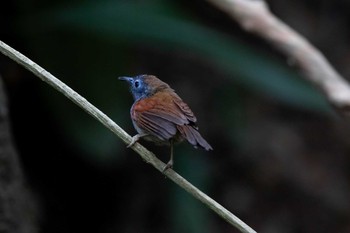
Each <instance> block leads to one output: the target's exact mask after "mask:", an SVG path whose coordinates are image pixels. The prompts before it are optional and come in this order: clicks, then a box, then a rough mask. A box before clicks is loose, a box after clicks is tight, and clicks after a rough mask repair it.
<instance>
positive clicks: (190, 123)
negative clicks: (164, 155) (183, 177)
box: [119, 75, 212, 171]
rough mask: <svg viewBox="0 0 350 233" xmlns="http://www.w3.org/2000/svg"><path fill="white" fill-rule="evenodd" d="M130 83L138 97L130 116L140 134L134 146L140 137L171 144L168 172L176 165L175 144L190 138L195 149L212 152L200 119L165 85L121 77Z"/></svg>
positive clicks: (150, 79) (148, 79) (150, 78)
mask: <svg viewBox="0 0 350 233" xmlns="http://www.w3.org/2000/svg"><path fill="white" fill-rule="evenodd" d="M119 80H123V81H127V82H128V83H129V86H130V91H131V93H132V95H133V97H134V100H135V102H134V104H133V105H132V107H131V110H130V115H131V119H132V122H133V124H134V127H135V129H136V131H137V132H138V134H136V135H135V136H133V138H132V141H131V143H130V144H129V145H128V147H131V146H133V145H134V144H135V142H137V141H138V140H139V139H140V138H144V139H146V140H148V141H152V142H155V143H156V144H160V145H170V160H169V162H168V163H167V165H166V166H165V168H164V170H163V171H165V170H167V169H168V168H172V166H173V164H174V159H173V146H174V143H177V142H181V141H183V140H184V139H186V140H187V141H188V142H189V143H190V144H192V145H193V146H194V147H195V148H197V147H198V146H199V147H202V148H203V149H205V150H207V151H208V150H212V147H211V146H210V145H209V143H208V142H207V141H206V140H205V139H204V138H203V137H202V136H201V135H200V134H199V132H198V127H197V126H196V121H197V119H196V117H195V116H194V114H193V112H192V110H191V109H190V108H189V107H188V105H187V104H186V103H185V102H183V100H182V99H181V98H180V97H179V96H178V95H177V94H176V93H175V91H174V90H173V89H171V87H170V86H169V85H168V84H166V83H165V82H163V81H161V80H160V79H158V78H157V77H156V76H153V75H139V76H135V77H119Z"/></svg>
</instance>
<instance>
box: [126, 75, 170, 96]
mask: <svg viewBox="0 0 350 233" xmlns="http://www.w3.org/2000/svg"><path fill="white" fill-rule="evenodd" d="M119 80H122V81H127V82H128V84H129V87H130V91H131V93H132V95H133V97H134V100H139V99H142V98H145V97H149V96H152V95H153V94H155V93H156V92H158V91H161V90H164V89H169V90H172V89H171V88H170V87H169V85H168V84H166V83H165V82H163V81H161V80H160V79H158V78H157V77H156V76H154V75H147V74H142V75H138V76H135V77H119Z"/></svg>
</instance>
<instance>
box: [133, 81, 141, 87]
mask: <svg viewBox="0 0 350 233" xmlns="http://www.w3.org/2000/svg"><path fill="white" fill-rule="evenodd" d="M134 86H135V87H136V88H138V87H139V86H140V82H139V81H137V80H136V81H135V83H134Z"/></svg>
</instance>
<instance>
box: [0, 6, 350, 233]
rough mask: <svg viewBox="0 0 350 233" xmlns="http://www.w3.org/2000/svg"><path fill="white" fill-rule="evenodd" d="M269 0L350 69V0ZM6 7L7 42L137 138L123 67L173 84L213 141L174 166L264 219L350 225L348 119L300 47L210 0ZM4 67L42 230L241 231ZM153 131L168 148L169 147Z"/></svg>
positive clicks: (261, 228)
mask: <svg viewBox="0 0 350 233" xmlns="http://www.w3.org/2000/svg"><path fill="white" fill-rule="evenodd" d="M267 2H268V4H269V6H270V8H271V10H272V11H273V12H274V13H275V14H276V15H277V16H278V17H280V18H281V19H282V20H283V21H285V22H286V23H287V24H289V25H290V26H291V27H293V28H294V29H296V30H297V31H299V32H300V33H301V34H303V35H304V36H305V37H306V38H307V39H309V40H310V41H311V42H312V43H313V44H314V45H315V46H316V47H318V48H319V49H320V50H321V51H322V52H323V53H324V54H325V55H326V57H327V58H328V59H329V60H330V62H331V63H332V64H333V65H334V66H335V68H336V69H337V70H339V72H340V73H341V74H342V75H344V76H345V77H350V66H349V65H348V64H349V62H350V43H349V42H350V31H349V25H350V14H349V12H350V2H349V1H345V0H322V1H315V0H283V1H281V0H269V1H267ZM1 8H2V10H1V14H0V24H1V30H0V39H1V40H3V41H4V42H5V43H8V44H9V45H10V46H13V47H14V48H15V49H17V50H19V51H21V52H22V53H24V54H25V55H26V56H28V57H29V58H31V59H32V60H34V61H35V62H37V63H38V64H39V65H41V66H42V67H44V68H45V69H47V70H48V71H49V72H51V73H52V74H53V75H55V76H57V77H58V78H60V79H61V80H62V81H64V82H65V83H67V84H68V85H69V86H71V87H72V88H73V89H74V90H76V91H77V92H79V93H80V94H81V95H83V96H84V97H85V98H87V99H88V100H89V101H90V102H92V103H93V104H94V105H95V106H97V107H98V108H100V109H101V110H102V111H103V112H105V113H106V114H107V115H108V116H110V117H111V118H112V119H113V120H115V121H116V123H117V124H119V125H120V126H122V127H123V128H124V129H125V130H126V131H127V132H129V133H130V134H131V135H133V134H135V130H134V129H133V127H132V123H131V120H130V117H129V109H130V106H131V104H132V102H133V101H132V97H131V95H130V94H129V93H128V90H127V87H126V85H125V84H124V83H120V82H119V81H118V80H117V77H118V76H122V75H137V74H144V73H147V74H154V75H157V76H158V77H159V78H161V79H162V80H163V81H165V82H167V83H169V84H170V85H171V86H172V87H173V88H174V89H175V90H176V91H177V93H178V94H179V95H180V96H181V97H182V98H183V99H184V100H185V101H186V102H187V103H188V104H189V106H190V107H191V108H192V110H193V111H194V112H195V114H196V115H197V118H198V125H199V127H200V131H201V133H202V135H203V136H204V137H205V138H206V139H207V140H208V141H209V142H210V143H211V145H212V146H213V148H214V151H212V152H205V151H202V150H196V149H194V148H192V147H191V146H190V145H189V144H187V143H183V144H181V145H178V146H176V147H175V170H176V171H177V172H179V173H180V174H181V175H183V176H184V177H185V178H186V179H188V180H189V181H190V182H192V183H193V184H194V185H196V186H197V187H199V188H200V189H201V190H203V191H204V192H206V193H207V194H208V195H209V196H211V197H213V198H214V199H215V200H217V201H218V202H219V203H221V204H222V205H224V206H225V207H227V208H228V209H229V210H230V211H232V212H233V213H234V214H236V215H237V216H238V217H240V218H241V219H242V220H244V221H245V222H246V223H247V224H248V225H250V226H251V227H252V228H254V229H255V230H257V231H258V232H262V233H277V232H284V233H299V232H300V233H302V232H307V233H313V232H315V233H316V232H317V233H322V232H338V233H346V232H350V186H349V182H350V131H349V129H350V125H349V120H348V119H344V118H341V117H339V116H338V115H337V114H336V113H335V112H334V111H333V110H332V109H331V107H330V106H329V105H328V103H327V102H326V101H325V98H324V97H323V96H321V94H320V93H319V92H318V91H317V90H315V89H314V88H313V87H311V86H310V85H309V83H306V82H304V81H303V79H302V77H301V75H300V74H299V73H298V71H297V70H295V69H294V68H292V67H290V66H289V64H288V59H287V58H285V57H283V56H281V55H280V54H278V53H277V52H276V51H275V50H273V49H272V48H271V46H270V45H268V44H266V43H264V42H263V41H261V40H260V39H259V38H256V37H254V36H252V35H249V34H247V33H246V32H244V31H242V30H241V29H240V28H239V27H238V25H237V24H235V22H233V21H231V19H230V18H229V17H228V16H226V15H225V14H224V13H222V12H220V11H219V10H217V9H216V8H214V7H213V6H212V5H210V4H209V3H207V2H206V1H200V0H192V1H185V0H178V1H161V0H144V1H141V0H129V1H125V0H124V1H122V0H119V1H118V0H114V1H112V0H110V1H92V0H91V1H88V0H75V1H68V0H60V1H58V0H54V1H43V0H25V1H24V0H12V1H7V2H6V3H3V4H2V7H1ZM0 75H1V76H2V78H3V80H4V83H5V87H6V92H7V98H8V102H9V109H10V111H9V113H10V120H11V127H12V135H13V139H14V142H15V146H16V149H17V152H18V154H19V159H20V163H21V166H22V168H23V174H24V175H23V176H24V179H25V182H26V186H27V187H28V188H29V189H30V191H31V194H32V200H33V203H35V204H33V206H35V208H36V209H37V211H34V212H33V216H31V218H32V219H34V220H33V221H34V222H36V223H34V224H36V225H37V226H38V228H39V229H40V230H39V232H50V233H75V232H99V233H110V232H123V233H140V232H152V233H157V232H159V233H160V232H184V233H187V232H188V233H197V232H198V233H211V232H238V231H237V230H236V229H234V228H232V227H231V226H230V225H228V224H227V223H226V222H224V221H223V220H222V219H220V218H219V217H217V216H216V215H215V214H214V213H213V212H211V211H210V210H208V209H207V208H206V207H204V206H203V205H202V204H201V203H199V202H198V201H197V200H195V199H193V198H192V197H191V196H189V195H188V194H187V193H186V192H185V191H184V190H182V189H180V188H179V187H177V186H176V185H174V184H173V183H172V182H171V181H170V180H168V179H166V178H165V177H164V176H163V175H162V174H160V173H159V172H158V171H156V170H155V169H153V168H152V167H151V166H149V165H148V164H146V163H144V162H143V161H142V159H141V158H140V157H139V156H138V155H137V154H136V153H134V152H133V151H132V150H130V149H127V148H126V147H125V145H124V144H123V143H122V142H121V140H120V139H118V138H117V137H115V136H114V135H113V134H112V133H111V132H109V131H108V130H107V129H106V128H104V127H103V126H102V125H101V124H99V123H97V122H96V121H95V120H94V119H93V118H92V117H90V116H88V115H87V114H86V113H85V112H84V111H82V110H81V109H79V108H78V107H77V106H75V105H74V104H72V103H71V102H70V101H69V100H68V99H66V98H65V97H64V96H63V95H61V94H59V93H57V92H56V91H55V90H53V89H52V88H51V87H49V86H48V85H47V84H45V83H43V82H41V81H39V79H38V78H36V77H34V76H33V75H32V74H31V73H29V72H28V71H26V70H25V69H24V68H22V67H20V66H18V65H16V64H15V63H14V62H12V61H10V60H9V59H8V58H7V57H5V56H2V55H1V56H0ZM142 144H144V145H146V146H147V147H148V148H149V149H150V150H152V151H153V152H155V153H156V154H157V155H158V157H159V158H160V159H162V160H163V161H167V160H168V154H169V150H168V148H166V147H157V146H155V145H153V144H152V143H147V142H144V141H143V142H142ZM34 213H36V214H34ZM0 214H1V213H0ZM0 221H1V220H0Z"/></svg>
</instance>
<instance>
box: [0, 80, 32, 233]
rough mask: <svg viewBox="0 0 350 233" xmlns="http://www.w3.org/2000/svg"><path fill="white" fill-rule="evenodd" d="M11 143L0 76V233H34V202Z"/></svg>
mask: <svg viewBox="0 0 350 233" xmlns="http://www.w3.org/2000/svg"><path fill="white" fill-rule="evenodd" d="M24 184H25V183H24V176H23V172H22V168H21V165H20V162H19V158H18V154H17V151H16V150H15V147H14V143H13V140H12V135H11V130H10V122H9V117H8V107H7V99H6V94H5V91H4V86H3V83H2V79H1V77H0V232H1V233H35V232H37V214H36V213H37V212H36V208H37V206H36V203H35V201H34V200H33V197H32V196H31V194H30V192H29V190H28V189H27V188H26V187H25V185H24Z"/></svg>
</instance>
